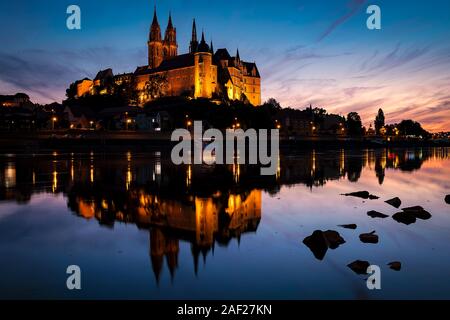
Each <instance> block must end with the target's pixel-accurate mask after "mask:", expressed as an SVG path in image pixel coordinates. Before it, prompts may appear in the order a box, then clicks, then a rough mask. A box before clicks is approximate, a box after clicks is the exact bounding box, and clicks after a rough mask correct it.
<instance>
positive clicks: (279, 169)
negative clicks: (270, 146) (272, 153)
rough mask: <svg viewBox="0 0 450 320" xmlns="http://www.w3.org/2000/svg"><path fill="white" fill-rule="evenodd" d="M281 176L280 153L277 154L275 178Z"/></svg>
mask: <svg viewBox="0 0 450 320" xmlns="http://www.w3.org/2000/svg"><path fill="white" fill-rule="evenodd" d="M280 176H281V160H280V155H278V159H277V174H276V178H277V179H279V178H280Z"/></svg>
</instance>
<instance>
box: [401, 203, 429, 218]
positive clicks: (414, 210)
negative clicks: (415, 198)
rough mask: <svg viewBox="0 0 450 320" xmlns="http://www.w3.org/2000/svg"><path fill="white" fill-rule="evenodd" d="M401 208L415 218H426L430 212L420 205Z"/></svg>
mask: <svg viewBox="0 0 450 320" xmlns="http://www.w3.org/2000/svg"><path fill="white" fill-rule="evenodd" d="M402 210H403V212H407V213H410V214H412V215H414V216H415V217H416V218H417V219H422V220H428V219H430V218H431V214H430V213H429V212H428V211H426V210H425V209H424V208H422V207H421V206H414V207H408V208H402Z"/></svg>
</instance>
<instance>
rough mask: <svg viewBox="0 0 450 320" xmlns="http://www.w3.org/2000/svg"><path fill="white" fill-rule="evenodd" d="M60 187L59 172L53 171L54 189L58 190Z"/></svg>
mask: <svg viewBox="0 0 450 320" xmlns="http://www.w3.org/2000/svg"><path fill="white" fill-rule="evenodd" d="M57 188H58V172H57V171H56V170H55V171H53V185H52V191H53V192H56V189H57Z"/></svg>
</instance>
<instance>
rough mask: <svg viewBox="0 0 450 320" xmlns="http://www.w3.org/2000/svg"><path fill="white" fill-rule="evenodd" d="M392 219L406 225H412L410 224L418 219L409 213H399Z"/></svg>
mask: <svg viewBox="0 0 450 320" xmlns="http://www.w3.org/2000/svg"><path fill="white" fill-rule="evenodd" d="M392 218H393V219H394V220H395V221H397V222H399V223H403V224H406V225H410V224H412V223H415V222H416V217H415V216H414V215H413V214H411V213H409V212H397V213H396V214H394V215H393V216H392Z"/></svg>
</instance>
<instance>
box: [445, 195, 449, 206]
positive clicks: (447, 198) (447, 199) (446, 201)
mask: <svg viewBox="0 0 450 320" xmlns="http://www.w3.org/2000/svg"><path fill="white" fill-rule="evenodd" d="M444 200H445V203H446V204H450V194H448V195H446V196H445V199H444Z"/></svg>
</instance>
